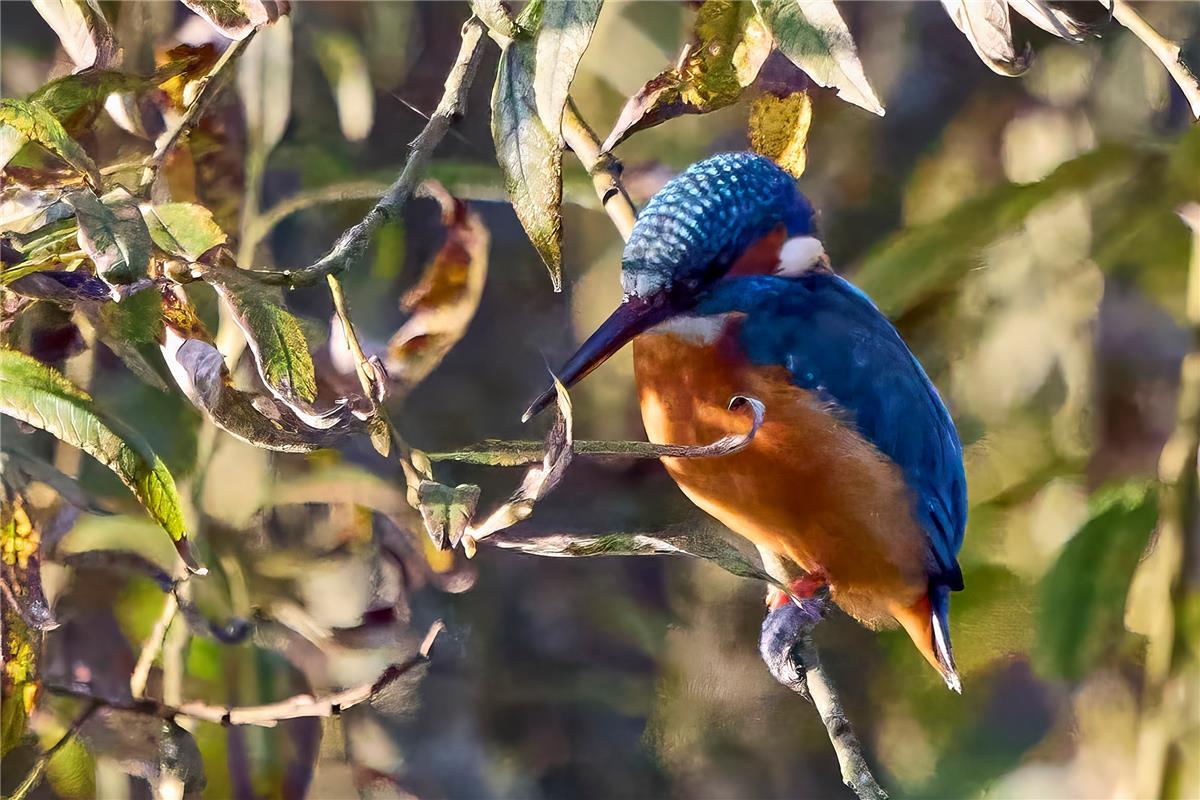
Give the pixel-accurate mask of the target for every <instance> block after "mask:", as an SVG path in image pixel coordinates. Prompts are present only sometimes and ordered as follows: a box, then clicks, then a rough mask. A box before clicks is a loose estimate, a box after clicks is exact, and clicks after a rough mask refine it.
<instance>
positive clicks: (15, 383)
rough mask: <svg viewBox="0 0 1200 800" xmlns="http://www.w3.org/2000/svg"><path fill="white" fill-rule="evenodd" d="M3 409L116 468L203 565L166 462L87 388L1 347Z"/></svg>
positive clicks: (186, 554)
mask: <svg viewBox="0 0 1200 800" xmlns="http://www.w3.org/2000/svg"><path fill="white" fill-rule="evenodd" d="M0 412H2V413H4V414H6V415H8V416H10V417H12V418H14V419H17V420H20V421H21V422H24V423H26V424H28V425H32V426H33V427H35V428H41V429H42V430H45V431H47V432H48V433H50V434H51V435H53V436H54V437H56V438H58V439H60V440H62V441H64V442H66V443H67V444H69V445H72V446H73V447H78V448H79V449H81V450H83V451H84V452H85V453H87V454H88V455H90V456H92V457H93V458H95V459H96V460H97V461H99V462H100V463H101V464H103V465H104V466H106V467H108V468H109V469H110V470H112V472H113V474H115V475H116V476H117V477H118V478H120V479H121V482H122V483H124V484H125V485H126V486H127V487H129V490H130V491H131V492H133V494H134V496H135V497H136V498H137V499H138V501H139V502H140V503H141V504H142V505H143V506H144V507H145V509H146V511H147V512H149V514H150V516H151V517H153V518H154V520H155V522H157V523H158V524H159V525H160V526H161V527H162V529H163V530H165V531H166V532H167V534H168V535H169V536H170V537H171V540H172V541H174V542H175V548H176V549H177V550H178V551H179V555H180V557H182V558H183V560H184V563H186V564H187V565H188V567H189V569H192V570H197V569H199V567H198V566H197V564H196V562H195V561H194V560H193V559H192V557H191V553H190V551H189V549H188V543H187V531H186V530H185V528H184V523H183V507H182V504H181V502H180V499H179V493H178V491H177V490H176V488H175V480H174V479H173V478H172V477H171V473H170V472H168V471H167V467H166V465H165V464H163V462H162V460H161V459H159V458H158V456H156V455H155V454H154V451H153V450H151V449H150V445H149V444H147V443H146V441H145V440H144V439H143V438H142V437H141V436H140V435H139V434H137V433H136V432H135V431H133V430H132V429H130V428H127V427H125V426H124V425H122V424H120V423H117V422H116V421H114V420H110V419H108V418H107V417H105V416H103V415H102V414H101V413H100V412H99V411H98V410H97V409H96V407H95V405H94V403H93V402H92V398H91V397H89V396H88V395H87V393H86V392H84V391H83V390H81V389H79V388H78V387H76V386H75V385H73V384H72V383H71V382H70V381H68V380H67V379H66V378H64V377H63V376H62V375H61V374H59V373H58V372H56V371H54V370H53V369H51V368H50V367H47V366H45V365H44V364H41V363H39V362H38V361H37V360H35V359H33V358H31V357H30V356H27V355H25V354H24V353H20V352H17V351H16V350H9V349H5V348H0Z"/></svg>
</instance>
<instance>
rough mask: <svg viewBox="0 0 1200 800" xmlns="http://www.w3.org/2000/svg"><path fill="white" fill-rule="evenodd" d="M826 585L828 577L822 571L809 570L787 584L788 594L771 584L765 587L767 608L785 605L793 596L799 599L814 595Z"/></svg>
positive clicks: (770, 609) (774, 608)
mask: <svg viewBox="0 0 1200 800" xmlns="http://www.w3.org/2000/svg"><path fill="white" fill-rule="evenodd" d="M828 585H829V578H828V577H826V576H825V574H824V573H820V572H809V573H805V574H804V575H802V576H800V577H799V578H796V579H795V580H793V581H791V582H790V583H789V584H788V592H790V595H789V594H788V593H785V592H784V591H783V590H782V589H780V588H779V587H777V586H771V587H769V588H768V589H767V610H768V611H775V610H776V609H778V608H781V607H783V606H785V605H787V604H788V601H790V600H791V599H792V598H793V597H795V598H797V599H800V600H807V599H809V598H811V597H815V596H816V595H817V593H818V592H820V591H821V590H823V589H825V588H826V587H827V586H828Z"/></svg>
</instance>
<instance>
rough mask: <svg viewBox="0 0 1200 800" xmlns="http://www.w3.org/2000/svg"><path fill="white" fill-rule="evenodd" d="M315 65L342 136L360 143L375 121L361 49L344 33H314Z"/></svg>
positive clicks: (365, 64) (368, 74) (367, 72)
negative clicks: (322, 76) (330, 97)
mask: <svg viewBox="0 0 1200 800" xmlns="http://www.w3.org/2000/svg"><path fill="white" fill-rule="evenodd" d="M313 39H314V41H313V44H314V45H315V50H316V54H317V63H319V64H320V65H321V71H322V72H324V73H325V78H326V80H328V81H329V86H330V87H331V88H332V89H333V97H334V100H336V101H337V112H338V125H339V126H340V127H341V129H342V136H345V137H346V139H347V140H349V141H351V142H361V141H362V140H363V139H366V138H367V135H368V134H369V133H370V132H371V126H372V124H373V123H374V121H375V87H374V86H372V85H371V74H370V72H369V71H368V70H367V59H366V57H365V56H364V55H363V48H362V46H361V45H359V44H358V42H356V41H354V38H353V37H352V36H350V35H349V34H347V33H343V32H340V31H336V32H328V33H324V32H314V34H313Z"/></svg>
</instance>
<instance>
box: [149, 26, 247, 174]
mask: <svg viewBox="0 0 1200 800" xmlns="http://www.w3.org/2000/svg"><path fill="white" fill-rule="evenodd" d="M253 38H254V32H251V33H250V35H249V36H247V37H246V38H244V39H241V40H239V41H235V42H233V43H232V44H230V45H229V46H228V47H226V48H225V52H224V53H222V54H221V57H220V58H218V59H217V63H216V64H213V68H212V69H211V70H209V72H208V74H207V75H205V76H204V77H203V78H201V79H200V87H199V89H198V90H197V91H196V96H195V97H194V98H193V99H192V102H191V104H190V105H189V106H188V107H187V109H185V110H184V112H183V115H182V116H181V117H179V119H178V120H176V122H175V124H174V125H172V126H171V127H170V128H169V129H168V130H167V131H164V132H163V134H162V135H161V136H159V138H158V144H157V146H156V147H155V148H154V154H153V155H151V156H150V161H149V163H148V164H147V165H146V169H145V170H144V171H143V172H142V180H141V183H140V185H139V186H138V193H139V194H141V193H143V192H145V191H146V190H147V189H149V188H150V185H151V184H152V183H154V179H155V177H157V176H158V171H159V169H161V168H162V165H163V162H164V161H165V160H166V158H167V156H168V155H169V154H170V152H171V150H172V148H174V147H175V144H176V142H178V141H179V139H180V137H181V136H183V135H184V134H186V133H187V132H188V131H189V130H191V128H192V126H194V125H195V124H196V123H197V122H199V121H200V117H201V116H203V115H204V111H205V109H207V108H208V104H209V103H210V102H212V99H213V97H215V96H216V94H217V92H218V91H219V90H220V89H221V87H222V85H223V84H224V81H222V80H220V78H222V77H223V75H224V72H225V70H226V69H227V68H228V67H229V65H230V64H232V63H234V62H235V61H236V60H237V57H238V56H240V55H241V54H242V51H244V50H245V49H246V45H248V44H250V40H251V39H253Z"/></svg>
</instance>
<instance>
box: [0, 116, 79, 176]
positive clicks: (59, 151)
mask: <svg viewBox="0 0 1200 800" xmlns="http://www.w3.org/2000/svg"><path fill="white" fill-rule="evenodd" d="M26 142H35V143H36V144H39V145H41V146H42V147H44V148H46V150H48V151H50V152H51V153H53V154H54V155H55V156H57V157H58V158H61V159H62V160H63V161H65V162H66V163H67V164H68V165H69V166H70V167H71V168H72V169H73V170H75V171H76V172H78V173H79V174H80V175H82V176H83V177H84V179H85V180H87V182H88V183H90V184H91V185H92V186H99V185H100V170H99V169H97V168H96V163H95V162H94V161H92V158H91V156H89V155H88V154H87V153H86V152H85V151H84V149H83V148H82V147H80V145H79V142H77V141H75V140H74V139H72V138H71V136H70V134H68V133H67V130H66V128H64V127H63V125H62V123H61V122H59V121H58V119H57V118H56V117H55V116H54V115H53V114H52V113H50V111H49V109H47V108H46V107H45V106H43V105H41V104H40V103H31V102H28V101H26V100H10V99H9V98H7V97H6V98H3V99H0V169H3V168H4V167H5V166H7V164H8V162H9V161H11V160H12V159H13V156H15V155H16V154H17V152H18V151H19V150H20V149H21V148H22V147H24V146H25V143H26Z"/></svg>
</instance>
